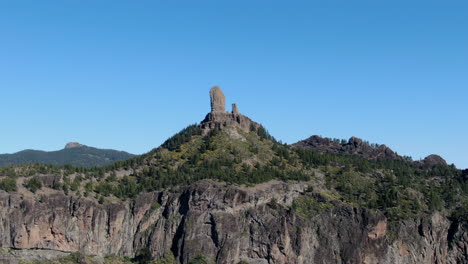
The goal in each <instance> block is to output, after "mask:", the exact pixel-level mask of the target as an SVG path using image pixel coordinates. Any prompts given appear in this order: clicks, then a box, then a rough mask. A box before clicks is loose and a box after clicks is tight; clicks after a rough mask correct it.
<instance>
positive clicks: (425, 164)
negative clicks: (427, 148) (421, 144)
mask: <svg viewBox="0 0 468 264" xmlns="http://www.w3.org/2000/svg"><path fill="white" fill-rule="evenodd" d="M419 165H420V166H421V167H422V168H424V169H432V168H434V167H435V166H438V165H447V162H446V161H445V160H444V159H443V158H442V157H441V156H439V155H435V154H432V155H429V156H427V157H425V158H424V159H423V160H422V161H419Z"/></svg>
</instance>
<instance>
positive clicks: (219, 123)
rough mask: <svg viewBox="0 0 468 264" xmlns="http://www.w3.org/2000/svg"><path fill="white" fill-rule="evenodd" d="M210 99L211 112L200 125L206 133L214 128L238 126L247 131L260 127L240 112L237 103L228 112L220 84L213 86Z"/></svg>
mask: <svg viewBox="0 0 468 264" xmlns="http://www.w3.org/2000/svg"><path fill="white" fill-rule="evenodd" d="M210 99H211V112H210V113H208V114H207V115H206V117H205V119H204V120H203V121H202V122H201V123H200V127H201V128H202V130H203V131H204V134H207V133H208V132H209V131H210V130H212V129H225V128H236V127H237V128H240V129H241V130H243V131H245V132H249V131H250V130H251V128H252V127H253V128H255V129H257V128H259V127H260V124H258V123H256V122H254V121H252V120H251V119H250V118H248V117H246V116H244V115H242V114H240V113H239V109H238V108H237V105H236V104H232V112H231V113H228V112H226V110H225V102H226V99H225V97H224V94H223V92H222V91H221V89H220V88H219V87H218V86H215V87H213V88H211V90H210Z"/></svg>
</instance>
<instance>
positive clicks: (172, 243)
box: [0, 180, 468, 264]
mask: <svg viewBox="0 0 468 264" xmlns="http://www.w3.org/2000/svg"><path fill="white" fill-rule="evenodd" d="M306 188H307V186H306V185H305V184H304V183H296V184H293V183H281V182H272V183H268V184H262V185H258V186H255V187H250V188H246V187H240V186H237V185H227V184H224V183H217V182H214V181H210V180H203V181H199V182H197V183H194V184H192V185H191V186H188V187H184V188H180V189H178V190H174V191H169V190H168V191H161V192H152V193H146V194H142V195H140V196H138V197H137V198H136V199H135V200H134V201H125V202H122V201H115V202H109V201H106V202H104V204H102V205H101V204H99V203H97V202H96V201H93V200H88V199H84V198H77V197H67V196H65V195H63V194H62V193H61V192H54V191H52V190H51V194H49V195H46V196H44V197H42V198H41V199H38V198H37V197H22V196H21V195H20V194H17V193H11V194H8V193H5V192H3V191H0V247H1V248H4V250H7V249H8V248H15V249H50V250H55V251H63V252H73V251H78V250H80V251H81V252H83V253H86V254H90V255H97V256H106V255H116V256H129V257H133V256H135V255H138V254H139V253H140V252H144V251H145V250H148V251H149V253H150V254H151V255H152V256H153V257H163V256H168V255H169V254H173V255H174V256H175V257H176V259H177V260H178V261H179V262H181V263H187V262H188V261H189V260H190V259H193V258H194V257H196V256H198V255H203V256H206V257H207V258H209V259H211V260H213V261H215V262H216V263H238V262H239V261H247V262H248V263H381V264H382V263H384V264H385V263H447V264H452V263H453V264H455V263H467V262H468V254H467V249H468V233H467V225H466V223H462V222H452V221H450V220H449V219H447V218H446V217H444V216H442V215H440V214H438V213H435V214H433V215H429V216H427V217H423V218H418V219H414V220H406V221H404V222H402V223H400V224H399V225H398V226H397V227H396V229H395V231H392V232H396V233H397V236H396V237H397V238H396V240H394V239H392V238H390V237H389V230H388V224H387V220H386V218H385V217H384V216H383V215H381V214H380V213H377V212H374V211H370V210H366V209H362V208H357V207H353V206H350V205H346V204H341V203H338V202H337V203H336V204H334V207H333V208H331V209H329V210H325V211H322V212H317V214H315V215H311V216H310V217H303V216H299V215H297V214H296V213H294V212H293V211H292V210H291V203H292V200H293V199H295V197H297V196H299V195H301V193H302V192H304V191H305V189H306ZM273 199H274V200H275V201H276V202H275V204H277V205H276V206H271V205H270V202H271V201H272V200H273ZM154 204H157V205H158V206H154ZM159 205H160V206H159Z"/></svg>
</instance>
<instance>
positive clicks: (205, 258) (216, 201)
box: [0, 88, 468, 264]
mask: <svg viewBox="0 0 468 264" xmlns="http://www.w3.org/2000/svg"><path fill="white" fill-rule="evenodd" d="M210 96H211V102H212V105H211V106H212V111H211V112H210V113H209V114H208V115H207V117H208V118H205V119H204V120H203V121H202V122H201V123H199V124H193V125H190V126H188V127H186V128H184V129H182V130H181V131H180V132H178V133H176V134H175V135H174V136H172V137H170V138H169V139H167V140H166V141H165V142H164V143H163V144H162V145H161V146H159V147H157V148H155V149H153V150H151V151H150V152H148V153H146V154H143V155H140V156H135V157H133V158H131V159H129V160H125V161H118V162H116V163H113V164H111V165H107V166H105V167H96V168H78V167H72V166H46V165H41V164H27V165H23V166H14V167H9V168H5V169H0V204H1V205H2V206H0V230H2V232H0V235H1V236H2V237H1V239H0V243H1V244H0V247H2V248H6V249H7V250H5V251H6V253H5V252H3V253H2V252H1V251H0V260H2V258H3V259H6V260H8V261H10V262H9V263H18V262H19V261H18V257H17V256H18V254H16V255H15V254H11V253H9V252H10V251H9V250H10V249H15V250H26V252H27V254H29V255H30V256H33V257H31V258H32V259H33V260H34V259H37V258H42V259H45V258H47V256H49V255H50V256H55V257H56V256H57V252H61V253H60V254H65V255H67V254H70V252H75V253H73V254H77V253H79V254H82V255H80V258H82V259H87V262H88V263H93V264H94V263H102V262H99V260H97V261H96V262H94V261H93V260H91V259H90V258H91V256H95V257H97V258H102V257H104V256H112V257H115V258H117V259H118V261H120V262H114V263H119V264H120V263H128V262H129V261H130V260H132V261H133V262H132V263H140V264H141V263H171V264H175V263H183V264H188V263H190V264H193V263H220V264H221V263H236V264H239V263H242V264H245V263H249V264H267V263H279V264H283V263H284V264H286V263H288V264H289V263H298V264H312V263H368V264H390V263H402V264H406V263H408V264H410V263H411V264H413V263H414V264H416V263H448V264H455V263H457V264H458V263H466V262H468V257H467V255H466V248H468V228H467V224H466V223H468V170H464V171H462V170H459V169H457V168H455V167H454V166H451V165H447V164H444V163H443V162H442V161H441V159H439V157H437V156H432V157H429V158H428V159H427V164H429V165H430V166H428V167H424V166H422V165H421V164H419V163H418V162H413V161H411V160H408V159H401V158H398V157H397V158H385V157H386V156H385V155H383V156H382V154H381V152H377V154H376V155H375V156H368V155H367V154H369V155H370V154H372V155H374V152H373V151H375V150H376V149H377V150H380V149H383V150H385V147H381V148H379V147H380V146H372V145H369V144H367V143H365V142H363V141H362V140H360V139H357V138H352V139H351V140H349V141H348V142H343V145H340V146H339V148H337V149H334V150H337V151H335V152H332V151H328V152H327V151H325V150H328V149H329V147H328V145H327V144H328V143H327V144H325V147H326V148H325V149H324V151H321V152H319V151H316V150H315V149H310V148H301V147H293V146H290V145H287V144H282V143H281V142H278V141H277V140H275V139H274V138H273V137H272V136H271V135H270V134H269V133H268V131H267V130H266V129H265V128H264V127H263V126H262V125H260V124H259V123H257V122H255V121H253V120H251V119H250V118H248V117H245V116H243V115H241V114H240V113H239V109H238V108H237V106H236V107H233V110H232V111H231V112H227V111H226V110H225V107H224V104H225V98H224V95H223V94H222V91H221V90H220V89H219V88H218V89H215V90H213V91H212V92H210ZM317 140H320V139H317ZM327 142H328V140H327ZM320 146H322V145H320ZM333 146H338V145H334V144H332V147H333ZM369 147H371V149H369V151H364V150H366V149H368V148H369ZM73 149H74V150H79V149H81V147H77V148H72V150H73ZM332 149H333V148H332ZM346 151H348V152H349V153H346ZM353 153H354V154H353ZM392 153H393V154H395V155H396V153H394V152H393V151H392V152H390V151H388V152H385V151H384V154H389V155H388V156H389V157H392V155H391V154H392ZM356 154H358V155H356ZM369 157H376V158H369ZM425 163H426V162H425ZM44 249H46V250H51V251H52V252H47V253H44V252H43V251H40V250H44ZM25 254H26V253H25ZM47 254H48V255H47ZM85 255H91V256H85ZM70 256H75V255H70ZM88 260H89V261H88ZM200 260H201V261H200ZM15 261H16V262H15ZM65 263H80V259H78V260H76V261H75V262H65Z"/></svg>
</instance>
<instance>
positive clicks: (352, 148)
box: [292, 135, 403, 160]
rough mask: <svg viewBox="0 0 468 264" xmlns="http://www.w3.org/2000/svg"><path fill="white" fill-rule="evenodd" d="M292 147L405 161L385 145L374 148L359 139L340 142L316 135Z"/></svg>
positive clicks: (354, 138) (353, 138)
mask: <svg viewBox="0 0 468 264" xmlns="http://www.w3.org/2000/svg"><path fill="white" fill-rule="evenodd" d="M292 146H293V147H295V148H304V149H311V150H314V151H317V152H320V153H338V154H348V155H357V156H360V157H363V158H366V159H372V160H379V159H399V160H402V159H403V157H401V156H399V155H398V154H396V153H395V152H394V151H393V150H391V149H390V148H389V147H387V146H385V145H375V146H372V145H370V144H369V143H367V142H364V141H363V140H362V139H360V138H357V137H351V138H350V139H349V140H348V142H338V141H334V140H332V139H330V138H323V137H320V136H317V135H314V136H311V137H310V138H308V139H305V140H302V141H299V142H297V143H294V144H292Z"/></svg>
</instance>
